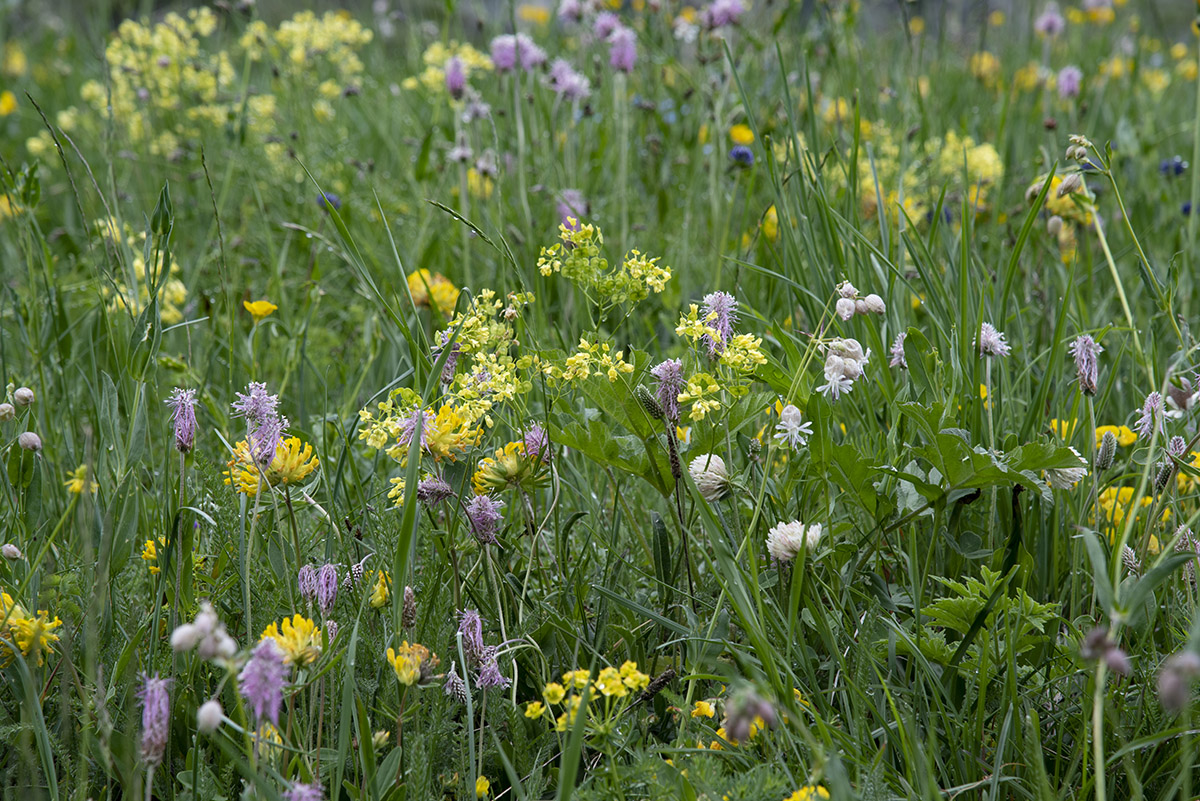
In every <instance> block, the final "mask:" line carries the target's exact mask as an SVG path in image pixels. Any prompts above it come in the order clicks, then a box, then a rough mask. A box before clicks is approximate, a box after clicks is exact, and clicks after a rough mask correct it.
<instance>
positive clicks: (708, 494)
mask: <svg viewBox="0 0 1200 801" xmlns="http://www.w3.org/2000/svg"><path fill="white" fill-rule="evenodd" d="M688 472H689V473H691V474H692V480H693V481H695V482H696V489H698V490H700V495H701V497H703V498H704V500H706V501H708V502H709V503H713V502H715V501H719V500H720V499H721V498H723V497H725V495H726V494H727V493H728V492H729V489H730V485H729V470H728V469H726V467H725V460H724V459H722V458H721V457H720V456H717V455H716V454H715V453H706V454H704V455H703V456H697V457H696V458H695V459H693V460H692V461H691V464H689V465H688Z"/></svg>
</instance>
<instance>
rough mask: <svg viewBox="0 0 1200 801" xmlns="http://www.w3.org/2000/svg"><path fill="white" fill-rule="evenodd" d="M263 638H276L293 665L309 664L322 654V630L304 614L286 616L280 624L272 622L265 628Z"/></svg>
mask: <svg viewBox="0 0 1200 801" xmlns="http://www.w3.org/2000/svg"><path fill="white" fill-rule="evenodd" d="M261 639H263V640H266V639H271V640H274V641H275V644H276V645H277V646H279V650H280V651H282V652H283V655H284V659H285V660H286V661H287V662H288V664H291V665H307V664H309V663H310V662H313V661H315V660H316V658H317V657H318V656H320V655H321V630H320V629H319V628H317V624H316V623H314V622H313V621H311V620H309V619H308V618H306V617H305V616H304V615H300V614H296V615H292V617H291V619H288V618H286V617H285V618H284V619H283V623H282V624H280V625H276V624H274V623H272V624H271V625H269V626H267V627H266V628H265V629H263V633H262V637H261Z"/></svg>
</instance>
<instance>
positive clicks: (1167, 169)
mask: <svg viewBox="0 0 1200 801" xmlns="http://www.w3.org/2000/svg"><path fill="white" fill-rule="evenodd" d="M1187 168H1188V163H1187V162H1186V161H1184V160H1183V157H1181V156H1175V157H1173V158H1169V159H1163V160H1162V163H1160V164H1159V165H1158V171H1159V172H1161V173H1162V174H1163V175H1165V176H1167V177H1168V178H1170V177H1178V176H1180V175H1183V173H1184V172H1186V171H1187Z"/></svg>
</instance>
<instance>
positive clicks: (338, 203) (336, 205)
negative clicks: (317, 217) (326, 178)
mask: <svg viewBox="0 0 1200 801" xmlns="http://www.w3.org/2000/svg"><path fill="white" fill-rule="evenodd" d="M326 204H328V205H329V206H332V207H333V209H334V211H337V210H339V209H341V208H342V199H341V198H340V197H338V196H337V195H335V194H333V193H332V192H322V193H320V194H319V195H317V205H318V206H320V207H321V208H322V209H326Z"/></svg>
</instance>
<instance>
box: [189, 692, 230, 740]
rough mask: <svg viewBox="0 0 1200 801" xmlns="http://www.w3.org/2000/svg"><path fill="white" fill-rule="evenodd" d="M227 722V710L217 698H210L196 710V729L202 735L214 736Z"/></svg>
mask: <svg viewBox="0 0 1200 801" xmlns="http://www.w3.org/2000/svg"><path fill="white" fill-rule="evenodd" d="M224 720H225V710H224V709H222V708H221V702H220V701H218V700H217V699H216V698H210V699H209V700H207V701H205V702H204V703H203V704H201V705H200V708H199V709H197V710H196V728H197V729H199V730H200V733H201V734H212V733H213V732H215V731H216V730H217V729H218V728H219V727H220V726H221V723H222V721H224Z"/></svg>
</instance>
